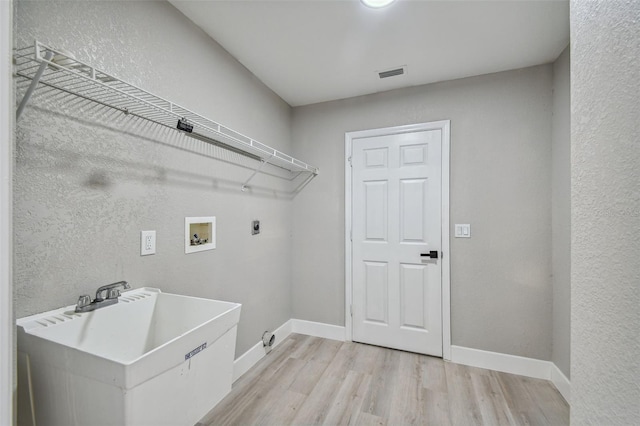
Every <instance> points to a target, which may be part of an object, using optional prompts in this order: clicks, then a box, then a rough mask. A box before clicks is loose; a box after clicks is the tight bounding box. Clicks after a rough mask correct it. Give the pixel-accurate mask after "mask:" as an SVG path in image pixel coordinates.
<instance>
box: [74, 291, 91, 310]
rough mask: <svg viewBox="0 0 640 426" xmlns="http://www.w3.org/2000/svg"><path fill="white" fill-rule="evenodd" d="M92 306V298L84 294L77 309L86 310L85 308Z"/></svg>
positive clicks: (79, 298)
mask: <svg viewBox="0 0 640 426" xmlns="http://www.w3.org/2000/svg"><path fill="white" fill-rule="evenodd" d="M90 304H91V296H89V295H88V294H83V295H82V296H80V297H78V305H77V306H76V309H77V308H84V307H85V306H89V305H90Z"/></svg>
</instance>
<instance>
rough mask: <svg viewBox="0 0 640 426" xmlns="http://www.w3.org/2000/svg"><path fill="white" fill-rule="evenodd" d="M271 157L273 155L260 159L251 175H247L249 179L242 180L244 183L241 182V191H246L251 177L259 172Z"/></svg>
mask: <svg viewBox="0 0 640 426" xmlns="http://www.w3.org/2000/svg"><path fill="white" fill-rule="evenodd" d="M271 158H273V155H271V156H270V157H269V158H267V159H264V158H263V159H261V160H260V165H259V166H258V167H257V168H256V169H255V170H254V171H253V173H252V174H251V176H249V179H247V180H246V181H244V183H243V184H242V192H244V191H246V190H247V188H248V186H247V185H248V184H249V182H251V179H253V178H254V177H255V176H256V175H257V174H258V173H260V170H262V168H263V167H264V165H265V164H267V163H268V162H269V160H271Z"/></svg>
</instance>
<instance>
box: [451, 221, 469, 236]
mask: <svg viewBox="0 0 640 426" xmlns="http://www.w3.org/2000/svg"><path fill="white" fill-rule="evenodd" d="M455 226H456V227H455V234H454V235H455V237H456V238H471V225H469V224H468V223H456V225H455Z"/></svg>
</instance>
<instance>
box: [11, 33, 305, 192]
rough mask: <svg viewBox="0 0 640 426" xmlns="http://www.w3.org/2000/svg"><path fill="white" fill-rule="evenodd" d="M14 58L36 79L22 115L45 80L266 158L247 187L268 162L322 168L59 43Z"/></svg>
mask: <svg viewBox="0 0 640 426" xmlns="http://www.w3.org/2000/svg"><path fill="white" fill-rule="evenodd" d="M14 59H15V64H16V65H15V75H16V76H17V77H19V78H22V79H26V80H31V84H30V85H29V88H28V89H27V91H26V93H25V96H24V97H23V99H22V101H21V102H20V105H19V107H18V110H17V112H16V116H17V117H19V116H20V115H21V114H22V111H23V110H24V107H25V106H26V104H27V102H28V101H29V99H30V98H31V96H32V95H33V93H34V91H35V90H36V88H37V87H36V86H42V87H45V88H46V89H47V90H51V89H53V90H54V91H59V92H64V93H66V94H69V95H74V96H77V97H80V98H82V99H85V100H88V101H91V102H95V103H97V104H100V105H103V106H106V107H109V108H113V109H116V110H118V111H122V112H124V113H125V114H126V115H129V116H132V117H138V118H142V119H144V120H148V121H150V122H153V123H156V124H159V125H162V126H165V127H169V128H171V129H174V130H176V131H184V129H181V128H177V126H176V123H179V122H180V121H183V122H185V123H188V124H189V126H192V127H191V128H189V132H185V134H186V135H187V136H190V137H193V138H196V139H198V140H201V141H203V142H206V143H209V144H213V145H217V146H221V147H223V148H225V149H228V150H231V151H233V152H237V153H240V154H242V155H244V156H246V157H249V158H253V159H255V160H258V161H260V164H259V166H258V167H257V168H256V169H255V171H254V173H253V174H252V175H251V176H250V178H249V179H248V180H247V181H246V182H245V183H244V184H243V185H242V189H246V188H247V184H248V183H249V181H251V180H252V179H253V178H254V177H255V175H256V174H257V173H260V172H261V171H262V169H263V167H264V166H265V165H266V164H270V165H272V166H276V167H280V168H282V169H285V170H288V171H289V172H291V173H301V172H305V173H309V174H310V178H313V177H315V176H316V175H318V168H316V167H314V166H312V165H310V164H308V163H305V162H304V161H301V160H298V159H297V158H294V157H292V156H290V155H288V154H285V153H283V152H281V151H278V150H277V149H274V148H272V147H270V146H268V145H265V144H263V143H261V142H258V141H257V140H255V139H252V138H250V137H248V136H245V135H243V134H242V133H240V132H237V131H235V130H233V129H231V128H229V127H226V126H224V125H222V124H220V123H218V122H216V121H213V120H210V119H208V118H205V117H203V116H202V115H200V114H197V113H195V112H193V111H191V110H188V109H186V108H184V107H181V106H179V105H177V104H175V103H173V102H171V101H168V100H166V99H163V98H161V97H159V96H157V95H154V94H152V93H150V92H147V91H146V90H143V89H141V88H139V87H137V86H135V85H133V84H130V83H127V82H125V81H123V80H121V79H119V78H117V77H114V76H112V75H110V74H108V73H106V72H104V71H101V70H99V69H97V68H95V67H93V66H91V65H89V64H87V63H84V62H82V61H80V60H78V59H76V58H75V57H73V55H72V54H71V53H69V52H65V51H62V50H60V49H58V50H56V49H53V48H51V47H48V46H46V45H44V44H42V43H40V42H38V41H37V40H36V41H35V43H34V45H31V46H28V47H23V48H17V49H15V50H14Z"/></svg>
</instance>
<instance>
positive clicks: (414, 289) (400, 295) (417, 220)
mask: <svg viewBox="0 0 640 426" xmlns="http://www.w3.org/2000/svg"><path fill="white" fill-rule="evenodd" d="M441 148H442V131H441V130H440V129H437V130H429V131H420V132H414V133H404V134H396V135H387V136H376V137H368V138H359V139H354V140H353V146H352V167H353V172H352V185H353V187H352V217H353V225H352V226H353V237H352V238H353V244H352V249H353V253H352V259H353V267H352V270H353V286H352V289H353V340H354V341H357V342H363V343H370V344H374V345H380V346H386V347H390V348H395V349H402V350H407V351H412V352H418V353H423V354H428V355H434V356H442V317H441V315H442V314H441V313H442V300H441V298H442V296H441V292H442V290H441V273H440V260H439V259H431V258H429V257H422V256H421V254H423V253H429V252H430V251H432V250H435V251H438V252H440V249H441Z"/></svg>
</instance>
